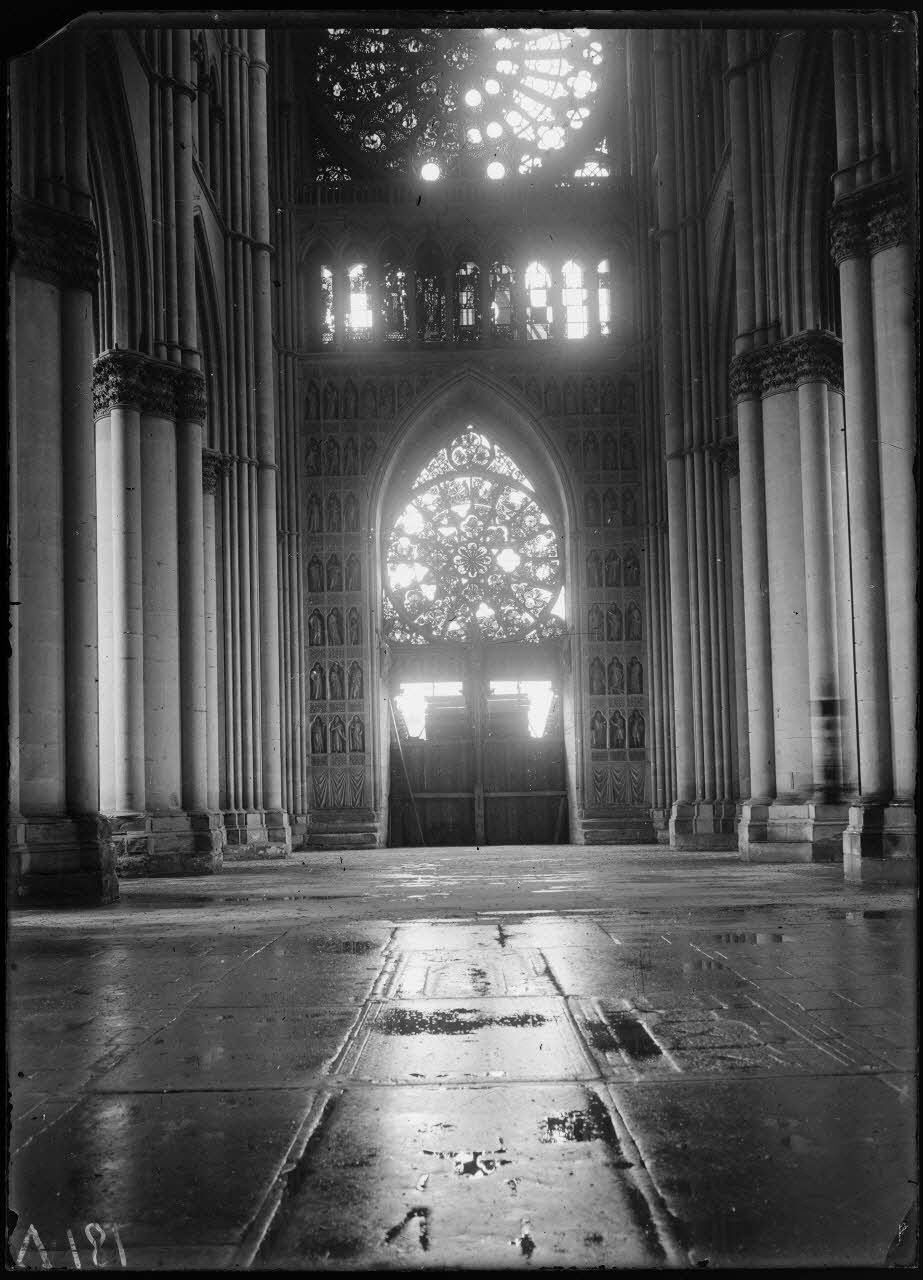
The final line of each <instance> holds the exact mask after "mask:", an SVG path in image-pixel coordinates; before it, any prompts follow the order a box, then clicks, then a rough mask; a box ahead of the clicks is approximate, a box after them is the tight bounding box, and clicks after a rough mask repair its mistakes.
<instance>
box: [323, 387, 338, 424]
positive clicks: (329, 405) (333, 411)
mask: <svg viewBox="0 0 923 1280" xmlns="http://www.w3.org/2000/svg"><path fill="white" fill-rule="evenodd" d="M339 416H340V395H339V392H338V391H337V389H336V387H335V386H334V384H333V383H332V382H330V381H329V380H328V381H327V382H325V383H324V417H325V418H326V420H327V421H328V422H330V421H331V420H332V419H333V418H338V417H339Z"/></svg>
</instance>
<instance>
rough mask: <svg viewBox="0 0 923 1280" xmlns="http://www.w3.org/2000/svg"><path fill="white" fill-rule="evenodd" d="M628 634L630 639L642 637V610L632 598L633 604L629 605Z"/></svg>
mask: <svg viewBox="0 0 923 1280" xmlns="http://www.w3.org/2000/svg"><path fill="white" fill-rule="evenodd" d="M626 634H627V638H628V639H629V640H640V639H641V610H640V609H639V608H638V606H637V605H636V604H635V602H634V600H632V602H631V604H630V605H629V606H628V627H627V633H626Z"/></svg>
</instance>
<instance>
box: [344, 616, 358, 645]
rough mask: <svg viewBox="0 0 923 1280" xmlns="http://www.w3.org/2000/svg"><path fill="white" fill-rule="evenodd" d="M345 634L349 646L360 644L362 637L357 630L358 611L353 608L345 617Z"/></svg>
mask: <svg viewBox="0 0 923 1280" xmlns="http://www.w3.org/2000/svg"><path fill="white" fill-rule="evenodd" d="M346 632H347V635H348V637H349V643H350V644H361V643H362V637H361V634H360V630H359V610H358V609H356V608H355V607H353V608H352V609H350V611H349V613H347V615H346Z"/></svg>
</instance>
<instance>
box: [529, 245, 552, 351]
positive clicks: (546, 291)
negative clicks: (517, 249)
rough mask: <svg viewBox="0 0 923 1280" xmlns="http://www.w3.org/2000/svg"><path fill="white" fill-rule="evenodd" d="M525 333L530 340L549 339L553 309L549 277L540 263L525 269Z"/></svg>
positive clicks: (530, 264) (532, 263)
mask: <svg viewBox="0 0 923 1280" xmlns="http://www.w3.org/2000/svg"><path fill="white" fill-rule="evenodd" d="M525 280H526V300H527V301H526V333H527V335H528V336H529V337H530V338H550V337H551V322H552V319H553V308H552V305H551V276H550V275H549V273H548V272H547V271H546V270H545V268H544V267H543V266H542V264H541V263H540V262H530V263H529V265H528V266H527V267H526V276H525Z"/></svg>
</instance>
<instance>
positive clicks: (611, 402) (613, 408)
mask: <svg viewBox="0 0 923 1280" xmlns="http://www.w3.org/2000/svg"><path fill="white" fill-rule="evenodd" d="M600 395H601V400H602V410H603V413H617V412H618V397H617V396H616V394H615V383H614V382H613V381H612V379H611V378H603V380H602V385H601V391H600Z"/></svg>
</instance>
